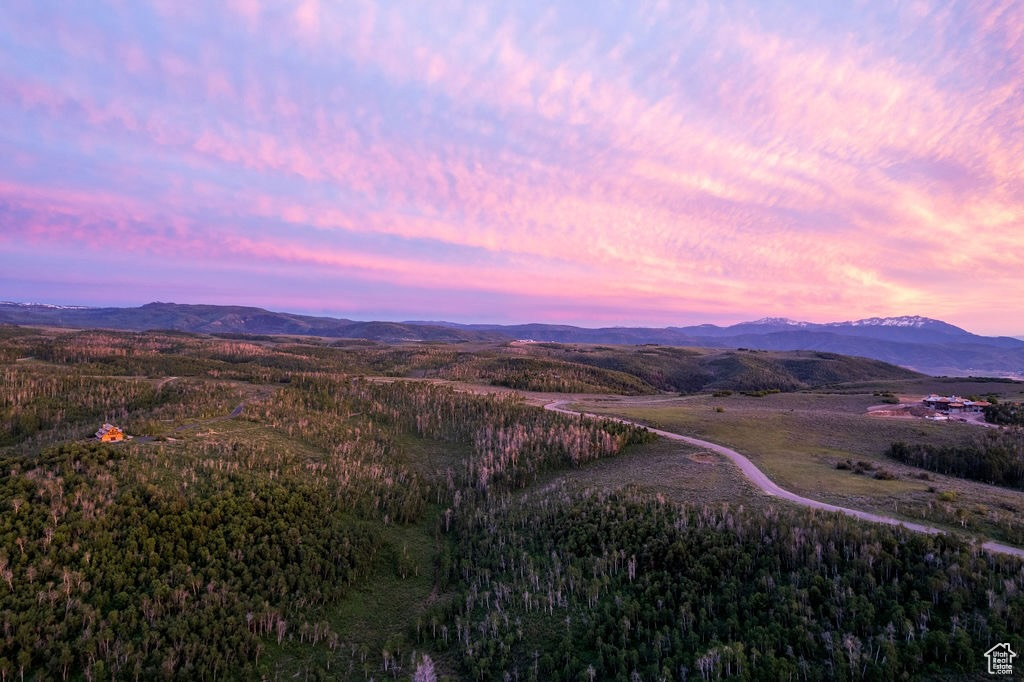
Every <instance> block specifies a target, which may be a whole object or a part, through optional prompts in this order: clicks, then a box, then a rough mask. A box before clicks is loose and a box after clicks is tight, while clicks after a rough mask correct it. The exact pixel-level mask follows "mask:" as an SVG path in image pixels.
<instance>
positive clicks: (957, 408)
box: [921, 393, 989, 413]
mask: <svg viewBox="0 0 1024 682" xmlns="http://www.w3.org/2000/svg"><path fill="white" fill-rule="evenodd" d="M921 402H922V403H924V404H925V405H926V406H928V407H930V408H932V409H933V410H938V411H939V412H954V413H956V412H981V411H982V410H983V409H984V408H986V407H988V405H989V403H988V402H986V401H984V400H968V399H967V398H961V397H960V396H958V395H935V394H934V393H933V394H932V395H930V396H928V397H926V398H923V399H922V400H921Z"/></svg>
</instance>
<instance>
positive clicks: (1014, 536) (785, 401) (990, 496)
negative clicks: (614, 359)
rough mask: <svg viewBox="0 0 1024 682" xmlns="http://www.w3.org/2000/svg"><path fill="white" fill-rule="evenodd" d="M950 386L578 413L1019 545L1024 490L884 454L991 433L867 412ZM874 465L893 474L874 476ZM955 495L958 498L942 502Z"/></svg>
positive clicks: (863, 503) (586, 404)
mask: <svg viewBox="0 0 1024 682" xmlns="http://www.w3.org/2000/svg"><path fill="white" fill-rule="evenodd" d="M950 387H951V385H950V384H946V383H945V382H944V381H941V380H932V381H915V382H913V383H912V384H910V385H906V384H902V385H899V384H897V385H893V384H891V383H883V384H874V383H873V384H870V385H868V386H867V387H863V386H856V385H854V386H850V387H847V388H845V389H844V391H843V392H827V393H826V392H801V393H776V394H770V395H766V396H763V397H758V398H755V397H748V396H743V395H739V394H732V395H728V396H718V397H715V396H712V395H701V396H688V397H685V398H679V399H670V398H665V397H662V398H650V399H645V398H603V399H593V400H589V401H584V400H578V401H576V402H574V403H573V405H572V407H573V408H574V409H580V410H584V411H589V412H594V413H598V414H609V415H612V414H614V415H618V416H623V417H627V418H629V419H633V420H635V421H637V422H639V423H643V424H648V425H651V426H654V427H656V428H661V429H665V430H668V431H673V432H676V433H680V434H683V435H689V436H695V437H697V438H702V439H705V440H709V441H712V442H715V443H720V444H722V445H726V446H728V447H731V448H733V449H735V450H737V451H738V452H741V453H742V454H744V455H745V456H747V457H748V458H749V459H750V460H752V461H753V462H754V463H755V464H756V465H757V466H758V467H759V468H760V469H762V470H763V471H764V472H765V473H767V474H768V475H769V476H770V477H771V478H772V479H773V480H774V481H775V482H776V483H778V484H779V485H781V486H782V487H784V488H787V489H789V490H792V491H793V492H795V493H798V494H800V495H804V496H806V497H810V498H813V499H818V500H822V501H825V502H829V503H832V504H837V505H840V506H845V507H852V508H855V509H864V510H868V511H874V512H878V513H884V514H888V515H893V516H899V517H902V518H906V519H908V520H915V521H922V520H924V521H928V522H930V523H933V524H937V525H942V526H946V527H949V528H950V529H958V530H969V531H972V532H976V533H978V534H980V535H991V536H993V537H997V538H1000V539H1004V540H1008V541H1011V542H1018V543H1020V542H1022V540H1024V524H1022V522H1021V521H1019V520H1018V519H1019V515H1020V514H1021V512H1024V495H1022V494H1021V493H1018V492H1016V491H1012V490H1007V489H1004V488H999V487H995V486H990V485H984V484H980V483H975V482H971V481H966V480H963V479H959V478H951V477H948V476H941V475H939V474H934V473H927V472H923V471H922V470H920V469H916V468H913V467H908V466H904V465H902V464H900V463H898V462H895V461H893V460H890V459H887V458H886V457H885V456H884V452H885V450H886V449H887V448H888V446H889V445H890V444H891V443H892V442H894V441H899V440H903V441H908V442H915V441H921V440H924V441H927V442H930V443H936V444H952V443H957V442H959V441H961V440H963V439H965V438H969V437H971V436H972V435H974V434H976V433H977V432H978V429H980V428H983V427H979V426H976V425H969V424H963V423H959V422H930V421H926V420H924V419H904V418H882V417H871V416H868V414H867V408H868V407H869V406H873V405H878V404H879V402H880V398H879V396H878V395H875V393H878V392H883V391H893V390H895V391H898V392H899V393H898V394H902V395H905V396H907V397H908V398H909V397H910V396H916V397H917V398H918V399H919V398H920V396H922V395H927V394H928V393H930V392H933V391H943V390H945V391H948V392H953V391H950V390H949V389H950ZM952 387H953V388H955V390H956V391H957V392H958V393H961V394H964V395H969V394H985V393H988V392H991V391H993V390H994V389H995V390H1000V389H1001V390H1000V395H1002V396H1003V397H1005V398H1016V397H1017V396H1019V395H1020V389H1019V384H995V385H993V384H991V383H987V382H968V381H963V380H959V381H957V382H956V383H955V384H953V385H952ZM869 390H870V392H863V393H862V392H860V391H869ZM645 403H646V404H645ZM846 460H851V461H852V462H854V464H856V463H857V462H865V463H866V464H868V465H869V467H866V468H865V470H866V471H867V472H868V475H862V474H856V473H853V471H852V470H850V469H839V468H837V465H838V464H840V463H841V462H845V461H846ZM870 467H874V468H875V470H882V471H886V472H889V473H891V474H892V475H893V476H894V477H895V478H894V480H880V479H878V478H875V477H873V476H872V475H870V473H871V468H870ZM950 492H951V493H953V494H954V496H955V500H952V501H951V500H948V499H946V498H948V497H949V495H945V496H942V493H950Z"/></svg>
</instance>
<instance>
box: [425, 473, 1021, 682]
mask: <svg viewBox="0 0 1024 682" xmlns="http://www.w3.org/2000/svg"><path fill="white" fill-rule="evenodd" d="M453 532H454V533H455V537H457V538H458V541H457V543H455V545H454V546H455V548H456V549H455V555H454V563H453V567H452V578H453V580H454V581H455V584H456V585H458V587H459V589H460V590H461V598H460V599H458V600H456V601H455V602H453V604H454V605H453V606H452V607H451V609H450V611H449V612H448V613H446V614H445V619H446V622H447V623H448V625H446V626H445V627H444V628H442V629H440V630H439V631H438V633H437V636H436V643H437V645H438V646H440V647H442V648H444V649H445V650H447V651H449V652H451V653H452V654H453V655H457V656H459V657H460V658H461V660H462V661H463V664H464V666H465V667H464V670H465V676H466V678H468V679H503V678H504V679H523V680H611V679H620V680H679V679H694V680H712V679H736V680H771V681H773V682H774V681H775V680H783V679H810V680H826V679H827V680H855V679H904V678H905V679H916V678H920V677H921V676H927V675H940V674H947V675H948V674H964V673H975V672H978V671H980V670H982V664H983V661H979V652H981V651H984V650H985V649H986V648H988V647H989V646H991V644H990V643H991V642H999V641H1008V640H1007V639H1006V638H1008V637H1012V636H1014V633H1017V632H1019V631H1020V628H1021V627H1022V626H1024V592H1021V587H1022V586H1024V575H1022V573H1021V570H1020V563H1019V562H1018V561H1016V560H1013V559H1009V558H1000V557H991V556H988V555H985V554H983V553H981V552H979V551H978V549H977V548H975V547H973V546H970V545H968V544H965V543H964V542H961V541H958V540H955V539H952V538H949V537H946V536H938V537H935V536H926V535H920V534H913V533H910V532H908V531H905V530H901V529H894V528H891V527H888V526H866V525H864V524H861V523H858V522H855V521H853V520H850V519H847V518H845V517H841V516H838V515H821V514H815V513H813V512H803V513H797V512H788V511H786V512H784V511H780V510H775V509H768V510H767V511H765V512H763V513H762V512H751V511H744V510H743V509H742V508H740V509H730V508H728V507H725V506H723V507H720V508H714V507H702V508H699V509H697V508H690V507H685V506H677V505H674V504H670V503H666V502H664V501H661V500H659V499H657V498H655V497H653V496H645V495H633V494H628V493H617V494H612V495H599V494H591V495H582V496H580V495H573V494H568V493H563V492H560V491H558V490H553V489H549V490H545V491H543V492H541V493H539V494H536V495H531V496H529V497H528V498H527V499H525V500H522V501H515V500H512V499H508V498H505V499H501V500H497V499H492V500H490V501H489V502H487V503H484V504H482V505H480V506H477V507H476V508H474V509H472V510H466V512H465V513H463V514H461V515H460V516H459V517H458V526H457V528H456V529H455V530H454V531H453Z"/></svg>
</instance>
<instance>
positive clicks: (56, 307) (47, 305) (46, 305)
mask: <svg viewBox="0 0 1024 682" xmlns="http://www.w3.org/2000/svg"><path fill="white" fill-rule="evenodd" d="M0 305H16V306H19V307H21V308H49V309H51V310H91V308H90V307H89V306H86V305H54V304H52V303H20V302H18V301H0Z"/></svg>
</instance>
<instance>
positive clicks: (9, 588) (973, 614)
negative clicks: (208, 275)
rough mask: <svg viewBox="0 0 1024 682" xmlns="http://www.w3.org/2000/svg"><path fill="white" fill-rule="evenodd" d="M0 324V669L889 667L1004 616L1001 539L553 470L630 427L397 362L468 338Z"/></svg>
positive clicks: (723, 670)
mask: <svg viewBox="0 0 1024 682" xmlns="http://www.w3.org/2000/svg"><path fill="white" fill-rule="evenodd" d="M2 336H3V338H0V377H2V379H3V380H2V382H0V443H2V445H0V470H2V472H3V475H2V478H0V510H2V514H0V537H2V538H3V541H2V543H0V680H19V682H20V680H21V679H22V678H24V679H26V680H51V679H84V680H108V679H182V680H186V679H187V680H195V679H239V680H248V679H279V680H290V679H339V678H340V679H361V680H370V679H376V680H380V679H404V680H408V679H410V678H411V677H412V676H413V674H414V673H415V672H416V671H417V670H419V672H420V674H421V679H423V678H427V679H429V677H428V676H427V671H428V670H433V671H434V672H435V674H436V675H437V676H438V678H445V677H447V678H449V679H467V680H473V679H480V680H492V679H493V680H504V679H521V680H522V679H536V680H554V679H561V680H570V679H571V680H579V679H582V680H596V679H630V680H636V679H640V680H661V679H683V678H686V679H724V678H733V679H765V680H769V679H771V680H775V679H783V678H786V677H790V676H792V677H793V678H794V679H796V678H799V679H861V678H864V679H898V678H900V677H901V676H903V675H904V674H905V675H906V676H907V677H909V678H911V679H913V678H915V677H920V676H922V675H931V674H940V673H941V674H958V673H960V672H966V673H971V672H974V671H976V670H977V669H978V668H977V666H978V653H979V652H981V651H984V650H985V649H986V648H987V647H988V646H990V645H991V642H994V641H1014V640H1013V639H1012V637H1013V636H1015V635H1014V633H1016V632H1019V631H1020V630H1021V627H1022V625H1024V623H1022V622H1021V619H1022V618H1024V616H1022V614H1024V601H1022V599H1024V597H1022V596H1021V594H1022V593H1021V587H1022V586H1024V584H1022V583H1024V573H1022V570H1021V565H1020V563H1019V562H1017V561H1015V560H1012V559H1009V558H1000V557H993V556H989V555H986V554H983V553H980V552H979V551H978V550H977V549H976V548H975V547H973V546H971V545H968V544H965V543H964V542H961V541H958V540H954V539H950V538H945V537H939V538H934V537H923V536H913V535H909V534H906V533H903V532H900V531H895V530H892V529H888V528H880V527H875V526H865V525H860V524H856V523H854V522H852V521H849V520H846V519H841V518H834V517H831V516H828V515H810V514H802V513H796V512H792V511H788V510H786V509H783V508H773V507H771V506H770V505H766V504H763V503H762V501H760V500H758V499H752V500H751V505H750V507H751V508H747V509H739V508H735V507H728V506H722V505H721V504H704V503H699V504H694V505H690V506H679V505H677V504H675V503H672V502H669V501H666V500H665V499H663V498H660V497H658V496H657V495H653V494H646V493H640V492H637V491H632V490H630V489H619V490H617V491H615V492H611V493H602V494H596V493H589V492H587V491H585V490H579V489H569V488H563V487H561V486H560V484H559V483H558V481H559V477H560V476H561V475H562V474H563V473H564V472H566V471H569V470H575V469H580V468H583V467H588V465H590V464H591V463H593V462H595V461H596V460H598V459H604V460H606V461H609V460H608V458H617V457H620V456H621V455H622V454H623V453H627V455H626V456H627V457H629V456H631V455H630V454H628V453H642V452H644V448H645V447H647V446H646V445H645V443H647V442H648V441H650V440H651V438H652V436H651V434H650V433H649V432H647V431H645V430H643V429H640V428H636V427H632V426H627V425H624V424H622V423H621V422H617V421H614V420H595V419H585V418H581V417H574V416H568V415H562V414H556V413H553V412H548V411H544V410H543V409H541V408H539V407H535V406H531V405H529V404H527V403H526V402H525V401H524V400H523V398H522V397H521V396H519V395H518V394H515V393H512V392H497V393H493V394H491V393H488V394H480V393H473V392H470V391H468V390H456V389H454V388H452V387H450V386H446V385H440V384H437V383H432V382H430V381H423V380H418V381H411V380H406V379H403V378H402V377H403V376H405V375H410V374H411V375H417V376H420V377H424V376H427V377H429V376H437V375H438V374H444V373H447V372H459V371H464V370H466V369H467V368H469V369H471V370H473V371H476V368H478V367H485V368H486V367H497V369H498V370H499V371H501V372H505V371H506V369H503V366H502V362H504V361H503V360H500V359H498V360H496V359H495V356H494V355H492V354H491V353H493V352H494V351H493V349H484V350H483V351H482V352H481V354H480V355H476V356H475V355H474V354H473V353H470V352H468V351H467V350H466V349H464V348H461V347H451V346H427V347H416V348H409V347H387V346H381V345H377V344H372V345H367V344H361V343H356V344H349V343H346V344H342V345H338V346H333V345H330V344H327V343H303V344H299V343H295V342H294V341H291V340H284V341H282V340H275V339H270V338H247V339H223V338H210V337H196V336H192V335H185V334H177V333H147V334H135V333H112V332H74V333H61V334H40V333H35V332H25V331H23V330H15V329H8V330H6V331H5V333H4V334H3V335H2ZM555 350H557V352H558V353H563V354H564V353H565V351H563V350H562V349H555ZM502 352H505V351H502ZM572 352H582V351H572ZM615 352H618V351H615ZM624 352H626V353H627V354H628V353H630V352H637V353H639V352H642V351H641V350H635V351H624ZM657 352H663V351H657ZM674 352H675V351H664V354H666V355H671V354H672V353H674ZM687 353H691V352H690V351H679V352H678V354H679V355H680V356H685V355H686V354H687ZM595 354H596V355H599V356H602V357H610V356H611V355H614V352H612V351H603V350H602V351H597V352H596V353H595ZM526 361H527V362H532V361H533V359H531V358H529V357H527V358H526ZM544 362H547V360H544ZM489 363H490V364H489ZM545 366H546V367H548V368H549V369H550V371H551V372H552V374H551V375H550V376H551V377H552V378H558V380H564V381H567V382H570V383H571V382H573V381H577V380H583V378H586V377H590V378H587V379H586V380H587V381H591V380H595V381H596V380H598V379H599V380H600V381H606V380H611V379H614V380H615V381H620V382H624V383H621V384H620V385H621V386H623V387H624V388H627V387H629V385H630V384H629V381H632V379H626V378H623V377H633V376H634V375H632V374H629V373H628V372H625V371H623V370H619V369H611V368H596V369H597V370H599V373H597V374H593V375H587V374H585V373H580V374H572V373H566V374H562V373H561V371H562V368H564V367H569V368H572V372H585V371H590V370H595V366H594V365H587V364H585V363H579V362H575V361H572V360H568V359H565V358H562V357H553V358H551V359H550V364H548V365H545ZM509 367H511V368H512V370H514V371H518V372H521V373H522V375H523V376H526V377H529V374H530V372H529V365H527V366H526V367H525V368H524V367H519V368H516V367H515V366H514V363H512V364H510V365H509ZM588 368H589V369H588ZM512 370H509V371H512ZM603 372H609V373H603ZM547 380H548V379H545V381H547ZM552 380H553V379H552ZM644 381H646V380H644ZM466 388H468V387H466ZM104 421H113V422H116V423H117V424H119V425H120V426H122V427H123V428H124V429H125V430H126V431H127V432H128V433H129V434H130V435H132V436H134V438H133V439H132V440H129V441H126V442H123V443H115V444H99V443H97V442H95V441H91V440H89V438H90V436H91V434H92V433H93V432H94V431H95V429H96V428H97V426H98V425H99V424H100V423H102V422H104ZM610 461H616V460H610ZM552 481H554V482H552ZM428 659H429V660H428Z"/></svg>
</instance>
